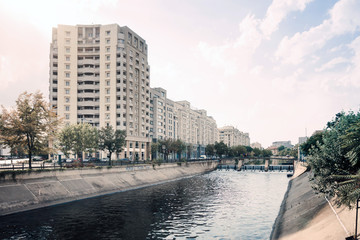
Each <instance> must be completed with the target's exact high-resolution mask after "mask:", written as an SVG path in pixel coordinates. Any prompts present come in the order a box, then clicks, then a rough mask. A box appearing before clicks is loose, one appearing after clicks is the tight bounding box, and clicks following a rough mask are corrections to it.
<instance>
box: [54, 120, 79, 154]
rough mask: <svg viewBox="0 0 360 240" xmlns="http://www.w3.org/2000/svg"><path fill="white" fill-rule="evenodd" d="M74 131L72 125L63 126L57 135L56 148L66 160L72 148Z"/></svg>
mask: <svg viewBox="0 0 360 240" xmlns="http://www.w3.org/2000/svg"><path fill="white" fill-rule="evenodd" d="M74 138H75V137H74V131H73V126H72V125H67V126H65V127H64V128H63V129H62V130H61V131H60V132H59V134H58V138H57V139H58V144H57V145H58V148H59V149H60V151H62V152H63V153H64V155H65V156H66V157H67V158H68V157H69V154H70V152H71V150H72V149H73V148H74V144H76V143H75V140H74Z"/></svg>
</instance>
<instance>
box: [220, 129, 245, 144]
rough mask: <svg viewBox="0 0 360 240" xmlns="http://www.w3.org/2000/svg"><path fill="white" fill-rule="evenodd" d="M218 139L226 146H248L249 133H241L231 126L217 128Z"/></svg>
mask: <svg viewBox="0 0 360 240" xmlns="http://www.w3.org/2000/svg"><path fill="white" fill-rule="evenodd" d="M219 141H220V142H221V141H223V142H224V143H225V144H226V145H227V146H228V147H233V146H238V145H243V146H250V137H249V133H243V132H241V131H240V130H239V129H237V128H235V127H233V126H225V127H222V128H219Z"/></svg>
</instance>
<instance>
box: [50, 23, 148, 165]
mask: <svg viewBox="0 0 360 240" xmlns="http://www.w3.org/2000/svg"><path fill="white" fill-rule="evenodd" d="M147 54H148V51H147V44H146V41H145V40H144V39H143V38H141V37H140V36H139V35H138V34H136V33H135V32H134V31H132V30H131V29H130V28H128V27H126V26H125V27H120V26H119V25H117V24H109V25H76V26H69V25H58V27H57V28H53V31H52V43H51V45H50V103H51V105H52V106H53V107H55V108H56V111H57V115H58V117H60V118H63V119H64V122H65V124H74V123H80V122H87V123H90V124H91V125H93V126H96V127H104V126H109V125H112V126H113V127H114V128H115V129H121V130H125V131H126V134H127V137H126V147H125V149H124V151H123V153H122V156H118V157H120V158H122V157H125V158H135V157H136V158H137V159H140V160H142V159H147V158H149V157H150V142H151V138H150V136H149V127H150V66H149V65H148V59H147Z"/></svg>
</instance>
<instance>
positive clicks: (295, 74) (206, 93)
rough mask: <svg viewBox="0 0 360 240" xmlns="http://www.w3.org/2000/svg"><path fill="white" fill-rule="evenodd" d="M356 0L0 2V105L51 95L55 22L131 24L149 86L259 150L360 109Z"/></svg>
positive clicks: (359, 35) (358, 8) (359, 24)
mask: <svg viewBox="0 0 360 240" xmlns="http://www.w3.org/2000/svg"><path fill="white" fill-rule="evenodd" d="M359 12H360V1H359V0H338V1H336V0H326V1H324V0H252V1H248V0H222V1H220V0H217V1H215V0H182V1H175V0H142V1H140V0H129V1H128V0H101V1H100V0H99V1H97V0H70V1H68V0H62V1H57V0H53V1H48V0H44V1H40V0H32V1H28V0H23V1H20V0H0V22H1V24H0V32H1V37H0V105H3V106H5V107H10V106H14V105H15V100H16V99H17V97H18V96H19V94H21V93H22V92H24V91H28V92H35V91H36V90H40V91H41V92H43V93H44V95H45V96H46V97H48V95H49V90H48V89H49V50H50V42H51V32H52V28H53V27H57V25H58V24H69V25H76V24H112V23H117V24H119V25H120V26H128V27H130V28H131V29H132V30H133V31H135V32H136V33H137V34H139V35H140V36H141V37H142V38H144V39H145V40H146V42H147V44H148V54H149V55H148V61H149V64H150V66H151V70H150V85H151V87H162V88H165V89H166V90H167V95H168V98H170V99H172V100H175V101H180V100H188V101H189V102H190V103H191V105H192V106H193V107H194V108H195V109H205V110H206V111H207V113H208V115H209V116H212V117H213V118H214V119H215V120H216V121H217V125H218V127H221V126H225V125H232V126H235V127H237V128H238V129H239V130H240V131H242V132H248V133H249V134H250V140H251V142H260V143H261V144H262V146H263V147H267V146H270V145H271V143H272V142H274V141H288V140H290V141H291V142H292V143H293V144H296V143H298V138H299V137H302V136H305V135H307V136H310V135H311V134H312V133H313V132H314V131H315V130H320V129H323V128H324V127H325V125H326V123H327V122H328V121H331V120H332V119H333V118H334V116H335V114H336V113H338V112H340V111H345V112H347V111H355V112H357V111H359V108H360V14H359Z"/></svg>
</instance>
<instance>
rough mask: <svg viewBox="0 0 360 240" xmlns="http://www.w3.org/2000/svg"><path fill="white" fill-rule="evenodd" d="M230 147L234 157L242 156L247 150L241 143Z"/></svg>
mask: <svg viewBox="0 0 360 240" xmlns="http://www.w3.org/2000/svg"><path fill="white" fill-rule="evenodd" d="M231 149H232V150H233V154H234V156H235V157H240V156H244V155H245V154H246V152H247V149H246V147H245V146H241V145H238V146H234V147H231Z"/></svg>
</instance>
